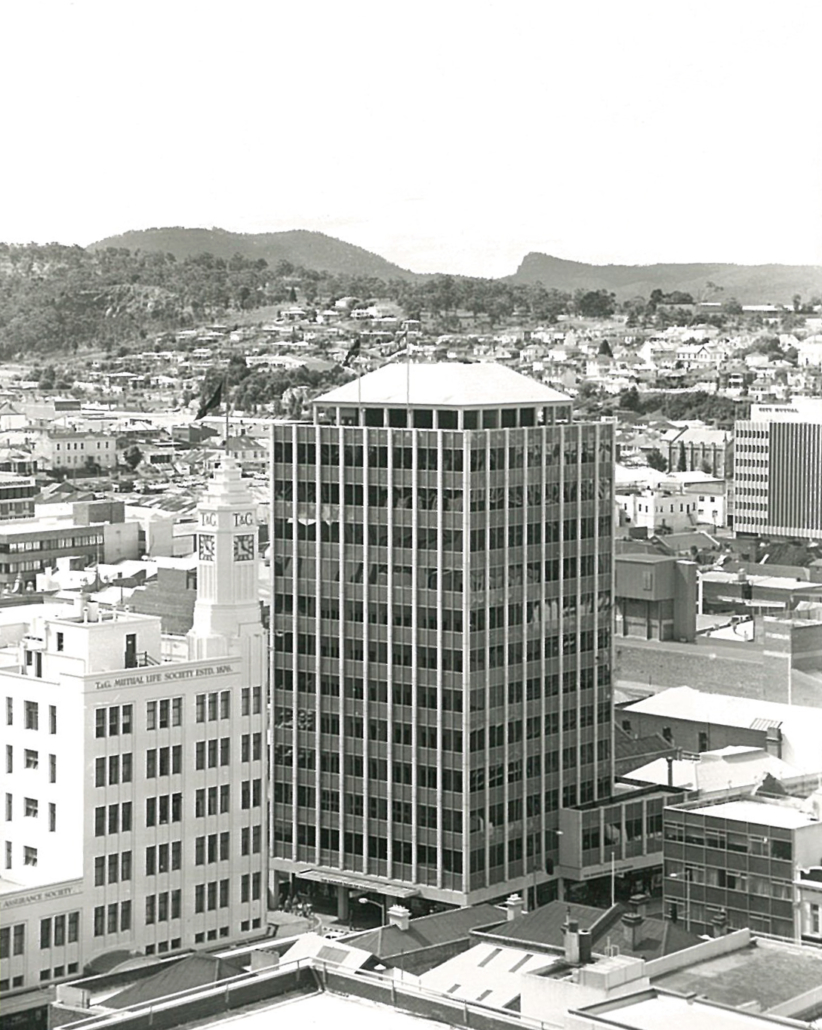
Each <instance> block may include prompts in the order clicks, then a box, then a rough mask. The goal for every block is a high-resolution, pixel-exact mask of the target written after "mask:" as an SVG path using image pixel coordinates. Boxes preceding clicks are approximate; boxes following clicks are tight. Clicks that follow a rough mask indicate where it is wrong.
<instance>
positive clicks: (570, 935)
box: [562, 915, 579, 966]
mask: <svg viewBox="0 0 822 1030" xmlns="http://www.w3.org/2000/svg"><path fill="white" fill-rule="evenodd" d="M562 929H563V943H564V945H565V961H566V962H570V963H571V965H573V966H575V965H577V964H578V963H579V923H577V921H576V919H571V917H570V915H569V916H568V918H567V919H566V920H565V926H564V927H563V928H562Z"/></svg>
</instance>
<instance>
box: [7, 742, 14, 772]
mask: <svg viewBox="0 0 822 1030" xmlns="http://www.w3.org/2000/svg"><path fill="white" fill-rule="evenodd" d="M6 772H7V773H12V772H14V747H13V746H12V745H11V744H6Z"/></svg>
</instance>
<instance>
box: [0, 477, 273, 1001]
mask: <svg viewBox="0 0 822 1030" xmlns="http://www.w3.org/2000/svg"><path fill="white" fill-rule="evenodd" d="M198 519H199V527H200V534H199V549H198V554H199V562H198V582H199V591H198V598H197V602H196V604H195V610H194V623H193V626H192V628H191V630H190V632H189V633H188V635H187V637H178V638H177V640H176V649H177V652H178V653H179V654H181V655H182V656H183V657H181V658H180V659H179V660H173V661H163V660H162V654H163V653H164V651H165V650H166V649H165V648H164V646H163V645H164V643H167V641H164V640H163V637H162V634H161V623H160V619H159V618H158V617H156V616H152V615H138V614H136V613H134V612H130V611H116V610H114V611H106V612H104V611H102V610H100V609H99V608H98V607H97V606H96V605H95V604H94V603H93V602H90V601H87V600H85V599H83V598H78V600H77V602H76V607H75V608H74V609H71V608H69V609H68V610H66V609H62V608H60V607H58V606H55V608H54V609H52V608H51V607H49V608H48V609H46V608H43V609H41V613H39V614H34V615H31V613H29V622H28V625H27V626H26V627H25V629H24V630H23V632H22V633H21V634H20V636H19V640H18V642H17V654H16V659H15V657H14V656H10V655H8V654H7V653H5V654H4V658H6V659H7V664H5V665H4V667H3V668H1V669H0V695H2V696H3V705H4V711H3V718H2V737H3V761H4V762H5V766H4V768H5V773H6V775H5V777H4V788H3V789H4V792H5V797H4V804H5V811H4V821H3V855H2V861H3V868H2V880H1V881H0V910H2V924H3V927H4V928H5V927H10V929H9V932H8V933H6V932H5V929H4V930H3V931H2V934H0V989H2V990H4V991H7V990H12V991H13V990H16V989H23V990H25V989H27V988H32V987H37V986H41V985H43V984H48V983H50V982H53V981H55V980H59V979H61V978H63V977H66V976H70V975H73V974H75V973H76V972H77V971H78V969H80V970H82V969H83V968H84V967H86V966H87V965H89V964H90V963H91V964H95V963H100V962H102V963H104V964H105V963H106V962H107V958H106V956H110V955H111V954H112V953H114V954H115V955H116V954H118V953H122V952H126V953H129V952H132V953H142V954H146V955H152V954H157V955H162V954H165V953H174V952H175V951H180V950H187V949H191V948H197V947H208V946H209V945H212V942H213V945H215V946H216V945H218V944H219V943H228V942H231V941H237V940H243V939H247V938H249V937H253V936H261V935H262V934H264V933H265V926H266V922H265V913H266V881H267V848H266V843H265V842H266V837H267V818H266V817H267V806H266V801H265V777H266V773H265V767H266V762H265V759H266V739H267V705H266V697H265V693H266V684H265V673H266V668H265V649H266V637H265V634H264V631H263V627H262V622H261V618H260V605H259V601H258V598H257V569H258V564H259V563H258V550H257V541H256V517H255V513H254V504H253V500H252V498H251V497H250V495H249V494H248V491H247V486H246V484H245V483H244V481H243V480H241V478H240V473H239V470H238V469H237V468H236V467H234V466H233V464H231V463H229V465H228V466H224V467H223V468H221V469H220V470H219V471H218V472H217V474H216V476H215V478H214V480H213V481H212V482H211V484H210V486H209V489H208V491H207V492H206V494H205V497H204V498H203V500H202V502H201V504H200V506H199V512H198ZM52 611H53V614H52ZM9 632H11V630H9ZM7 635H8V634H7Z"/></svg>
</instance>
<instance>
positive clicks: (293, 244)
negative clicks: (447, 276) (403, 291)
mask: <svg viewBox="0 0 822 1030" xmlns="http://www.w3.org/2000/svg"><path fill="white" fill-rule="evenodd" d="M106 247H118V248H125V249H127V250H130V251H132V252H133V251H138V250H139V251H143V252H148V253H161V254H173V255H174V257H175V258H176V259H177V260H178V261H182V260H183V259H184V258H187V257H193V256H194V255H197V254H204V253H208V254H213V255H214V257H217V258H223V259H224V260H226V261H227V260H228V259H229V258H232V257H234V255H236V254H240V255H242V257H244V258H246V260H248V261H257V260H258V259H259V258H264V259H265V260H266V261H267V262H268V266H269V268H272V269H274V268H276V267H277V265H278V264H279V262H280V261H288V262H290V263H291V264H292V265H297V266H300V267H302V268H312V269H315V270H316V271H318V272H331V273H332V274H337V275H340V274H341V275H356V276H372V277H375V278H378V279H408V280H413V279H416V278H417V276H416V275H415V273H414V272H409V271H408V270H407V269H405V268H400V267H399V265H394V264H392V263H391V262H390V261H386V260H385V258H381V257H380V256H379V255H378V254H372V253H371V252H370V251H368V250H364V249H363V248H362V247H355V246H354V245H353V244H352V243H344V242H343V241H342V240H337V239H334V237H332V236H326V235H325V234H324V233H321V232H309V231H308V230H305V229H294V230H292V231H290V232H270V233H237V232H227V231H226V230H225V229H185V228H180V227H175V226H172V227H168V228H163V229H142V230H134V231H132V232H125V233H122V234H121V235H119V236H109V237H108V238H107V239H105V240H99V241H98V242H97V243H92V244H91V245H90V247H89V249H90V250H103V249H105V248H106Z"/></svg>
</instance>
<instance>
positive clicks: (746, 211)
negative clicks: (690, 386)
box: [0, 0, 822, 276]
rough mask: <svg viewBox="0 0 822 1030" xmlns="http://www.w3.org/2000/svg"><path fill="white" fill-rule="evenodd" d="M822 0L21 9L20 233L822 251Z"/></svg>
mask: <svg viewBox="0 0 822 1030" xmlns="http://www.w3.org/2000/svg"><path fill="white" fill-rule="evenodd" d="M821 32H822V3H820V0H808V2H805V0H770V2H767V3H765V2H762V0H711V2H700V0H691V2H688V0H679V2H676V3H674V2H671V0H649V2H643V0H562V2H558V0H541V2H539V0H529V2H524V0H505V2H501V0H415V2H413V3H409V2H406V3H402V4H400V3H396V2H395V3H386V2H384V0H383V2H379V3H378V2H367V0H350V2H347V3H342V2H340V0H313V2H309V0H302V2H286V0H268V2H259V0H224V2H221V3H215V2H211V0H196V2H189V0H162V2H153V0H140V2H135V0H105V2H95V0H77V2H69V0H54V2H51V3H49V2H47V0H40V2H38V0H29V2H26V0H21V2H14V3H12V2H10V3H7V4H5V5H4V8H3V36H4V46H3V66H4V67H3V72H4V74H3V79H4V83H5V89H4V102H3V120H2V132H3V142H4V147H3V150H4V153H3V155H2V158H3V159H2V162H0V197H1V198H2V200H0V240H3V241H7V242H27V241H29V240H37V241H40V242H43V241H51V240H58V241H61V242H65V243H81V244H86V243H89V242H92V241H94V240H97V239H100V238H102V237H104V236H107V235H111V234H114V233H118V232H123V231H125V230H127V229H138V228H147V227H149V226H162V225H186V226H220V227H221V228H225V229H232V230H237V231H243V232H262V231H275V230H281V229H293V228H305V229H318V230H322V231H323V232H327V233H329V234H330V235H333V236H338V237H339V238H341V239H344V240H348V241H350V242H352V243H356V244H359V245H360V246H363V247H366V248H368V249H369V250H374V251H376V252H378V253H380V254H382V255H383V256H385V257H387V258H389V259H391V260H393V261H396V262H397V263H399V264H401V265H403V266H405V267H408V268H412V269H414V270H417V271H451V272H461V273H465V274H473V275H488V276H495V275H507V274H509V273H511V272H513V271H514V270H515V268H516V266H517V265H518V263H519V261H520V260H521V258H522V256H523V255H524V254H525V253H526V252H528V251H529V250H539V251H543V252H546V253H551V254H555V255H557V256H560V257H566V258H573V259H576V260H583V261H593V262H603V263H605V262H620V263H621V262H625V263H631V264H633V263H644V262H652V261H695V260H700V261H737V262H745V263H762V262H769V261H778V262H791V263H814V264H822V131H821V128H820V117H819V113H820V99H821V98H822V78H820V73H819V56H818V55H819V41H820V34H821Z"/></svg>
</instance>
